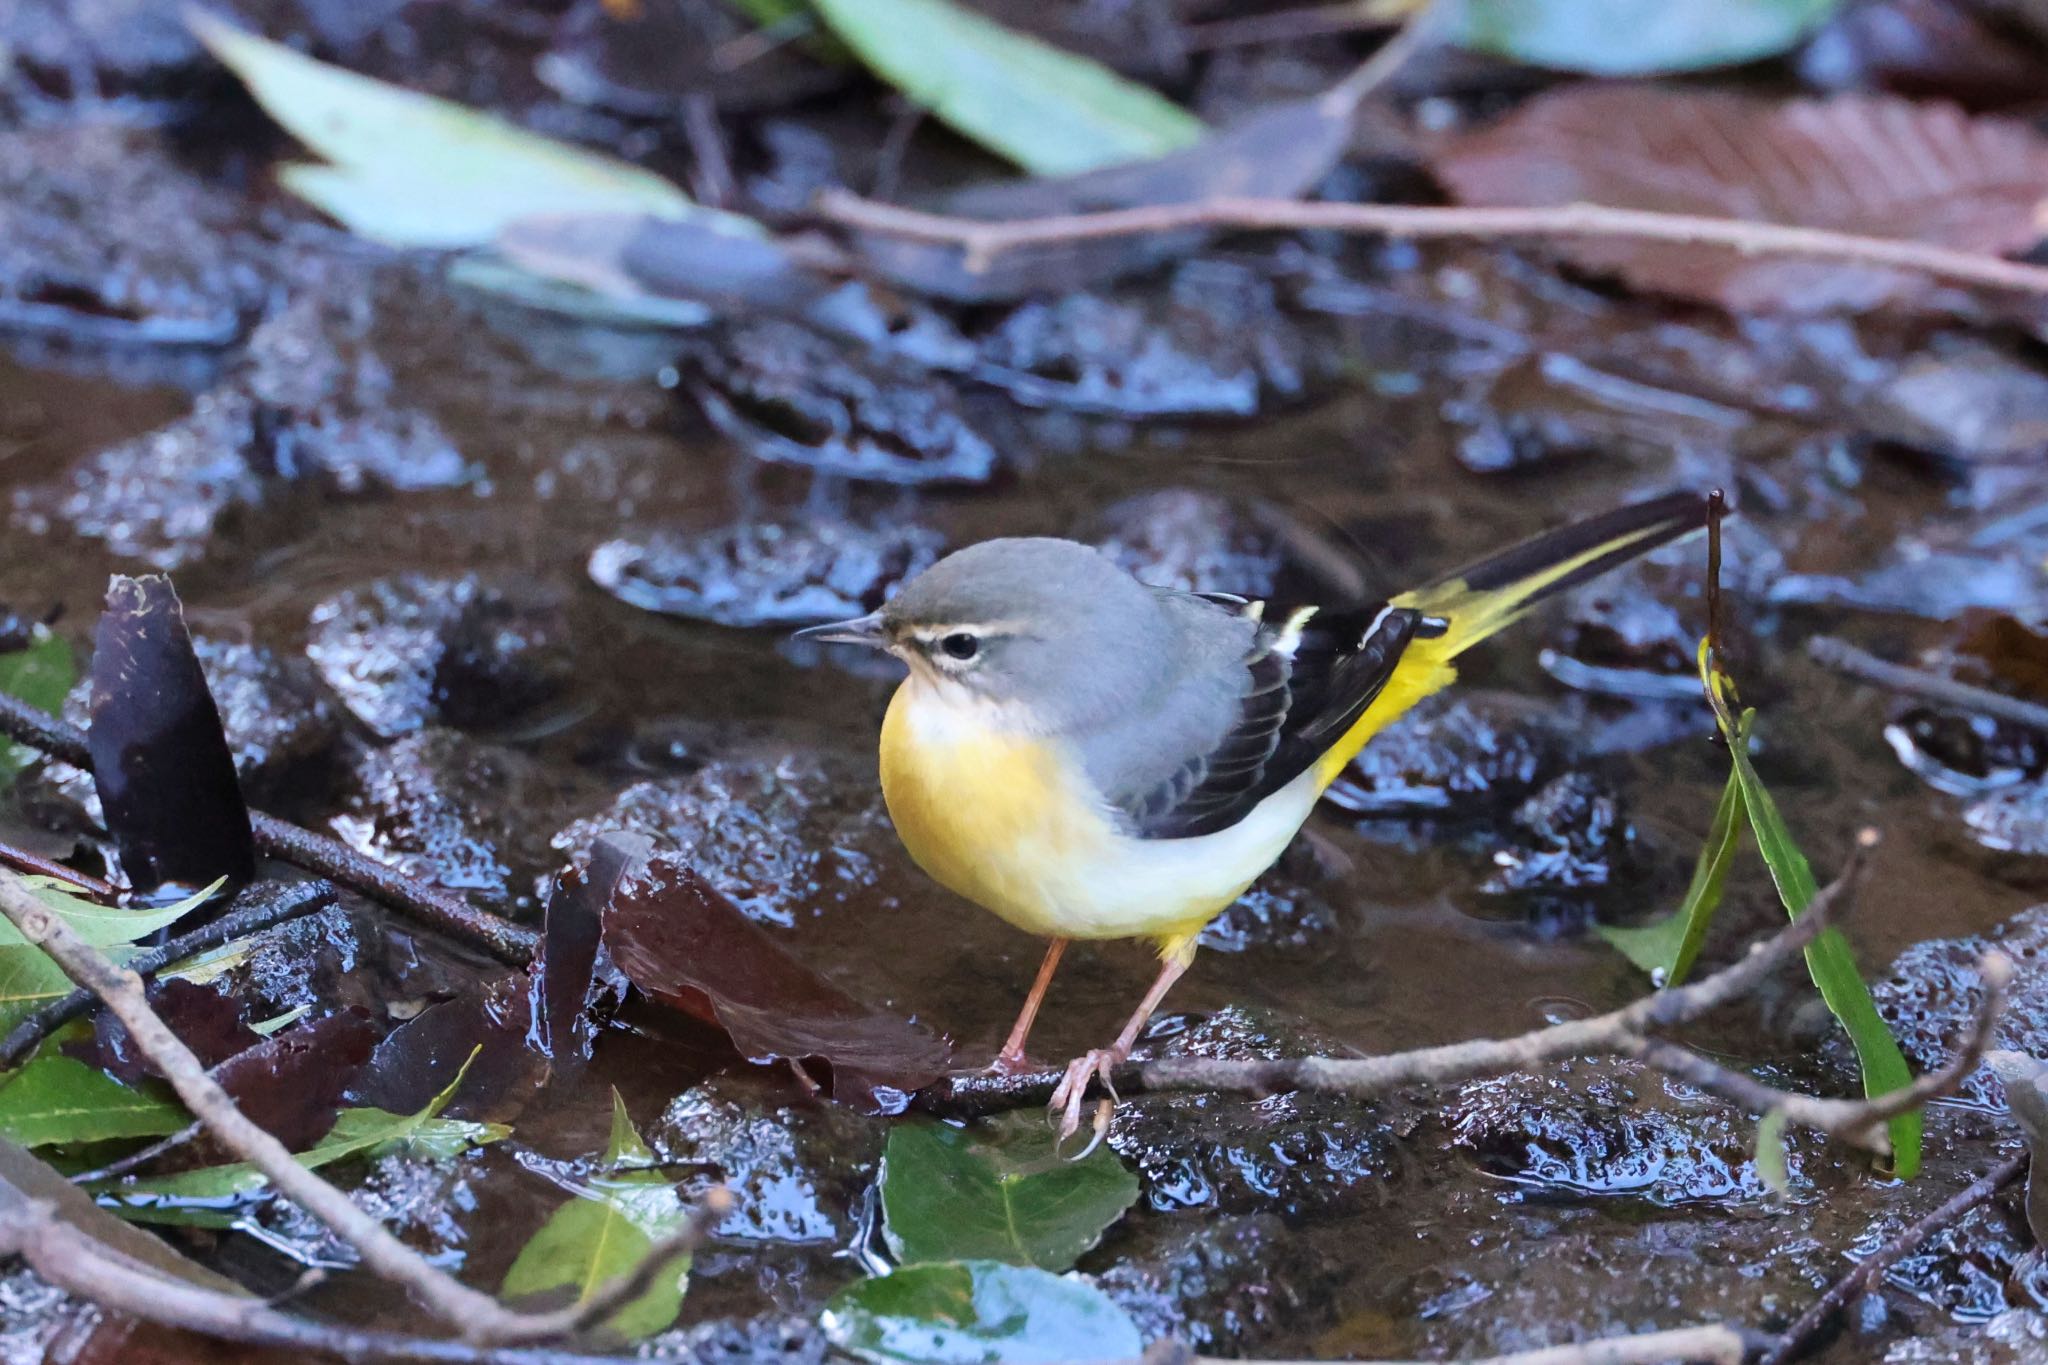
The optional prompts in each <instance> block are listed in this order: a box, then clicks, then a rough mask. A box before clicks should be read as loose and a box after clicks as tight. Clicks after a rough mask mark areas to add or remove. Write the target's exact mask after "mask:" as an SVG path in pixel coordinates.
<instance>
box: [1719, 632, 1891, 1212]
mask: <svg viewBox="0 0 2048 1365" xmlns="http://www.w3.org/2000/svg"><path fill="white" fill-rule="evenodd" d="M1699 663H1700V681H1701V682H1702V683H1703V684H1704V685H1705V686H1706V689H1707V701H1708V703H1709V704H1710V705H1712V706H1713V708H1714V719H1715V721H1716V722H1717V723H1718V724H1719V725H1720V727H1721V733H1722V734H1723V735H1724V736H1727V737H1729V743H1728V753H1729V757H1730V758H1731V759H1732V760H1733V762H1734V764H1735V776H1736V778H1737V779H1738V780H1739V781H1740V782H1741V783H1742V801H1743V804H1744V805H1745V806H1746V807H1747V808H1748V811H1749V827H1750V828H1751V829H1752V830H1754V831H1756V846H1757V851H1758V852H1759V853H1761V854H1763V859H1764V865H1765V866H1766V867H1768V868H1769V869H1770V870H1771V881H1772V883H1773V884H1775V885H1776V886H1777V888H1778V899H1779V900H1780V901H1781V902H1783V903H1784V906H1785V911H1786V913H1787V914H1789V915H1791V916H1792V918H1794V919H1797V918H1799V916H1800V915H1802V914H1804V913H1805V912H1806V907H1807V906H1809V905H1811V904H1812V903H1813V898H1814V896H1815V895H1816V894H1818V891H1819V888H1818V887H1817V885H1816V884H1815V882H1814V880H1813V867H1812V865H1811V864H1809V863H1808V862H1807V861H1806V855H1805V854H1804V853H1802V852H1800V851H1799V844H1798V841H1796V840H1795V839H1793V837H1792V831H1791V829H1790V828H1788V827H1787V826H1786V824H1785V817H1784V816H1783V815H1782V814H1780V813H1779V811H1778V803H1777V802H1776V801H1773V800H1772V799H1771V794H1770V792H1769V791H1768V790H1766V789H1765V787H1764V784H1763V779H1762V778H1760V777H1758V776H1757V774H1756V768H1755V767H1754V765H1752V764H1751V763H1750V761H1749V730H1750V726H1751V724H1752V723H1753V722H1754V720H1755V716H1756V712H1754V711H1744V712H1743V713H1742V715H1741V716H1740V717H1739V718H1738V717H1737V716H1736V715H1735V712H1734V704H1733V698H1734V696H1735V684H1734V682H1733V681H1732V680H1731V679H1730V678H1729V677H1728V675H1727V674H1726V673H1723V672H1722V671H1721V669H1720V667H1719V665H1718V664H1717V663H1716V662H1715V659H1714V656H1713V652H1712V650H1710V649H1709V648H1708V642H1707V641H1705V640H1702V641H1700V654H1699ZM1738 736H1739V739H1738V738H1737V737H1738ZM1806 971H1807V975H1809V976H1811V977H1812V978H1813V984H1814V985H1815V986H1817V987H1818V988H1819V989H1820V998H1821V999H1822V1000H1824V1001H1826V1002H1827V1007H1828V1010H1829V1011H1830V1012H1831V1013H1832V1014H1833V1015H1834V1016H1835V1018H1836V1019H1838V1020H1840V1021H1841V1024H1842V1027H1843V1029H1844V1030H1846V1031H1847V1032H1848V1034H1849V1041H1850V1043H1851V1044H1853V1045H1854V1046H1855V1048H1856V1060H1857V1061H1858V1062H1859V1063H1860V1064H1861V1066H1862V1070H1863V1093H1864V1094H1865V1095H1882V1094H1886V1093H1887V1092H1889V1091H1893V1090H1903V1089H1904V1088H1905V1087H1907V1086H1908V1085H1911V1084H1912V1083H1913V1072H1912V1068H1910V1067H1908V1066H1907V1065H1906V1057H1905V1054H1904V1053H1902V1052H1900V1051H1899V1045H1898V1042H1897V1040H1895V1039H1894V1038H1893V1037H1892V1031H1891V1027H1890V1026H1889V1025H1888V1024H1886V1023H1885V1021H1884V1016H1883V1015H1881V1014H1879V1013H1878V1012H1877V1002H1876V1001H1875V1000H1872V999H1871V998H1870V988H1869V987H1867V986H1865V985H1864V984H1863V974H1862V973H1861V972H1860V971H1858V970H1857V967H1856V955H1855V954H1854V953H1852V952H1851V951H1850V950H1849V940H1847V939H1846V938H1843V937H1842V935H1841V933H1840V932H1839V931H1838V930H1834V929H1829V930H1826V931H1825V932H1823V933H1822V934H1821V936H1820V937H1819V938H1817V939H1815V940H1814V941H1813V944H1812V946H1811V947H1809V948H1808V949H1807V950H1806ZM1891 1141H1892V1169H1893V1171H1894V1172H1895V1173H1896V1174H1897V1175H1898V1177H1899V1179H1901V1180H1911V1179H1912V1178H1913V1177H1914V1176H1915V1175H1916V1174H1918V1173H1919V1170H1920V1111H1919V1110H1917V1109H1916V1110H1914V1111H1913V1112H1912V1113H1910V1114H1901V1115H1899V1116H1898V1117H1897V1118H1895V1119H1893V1120H1892V1121H1891Z"/></svg>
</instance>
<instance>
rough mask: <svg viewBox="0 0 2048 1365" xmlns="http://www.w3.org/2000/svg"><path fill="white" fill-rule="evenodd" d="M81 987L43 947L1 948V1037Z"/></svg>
mask: <svg viewBox="0 0 2048 1365" xmlns="http://www.w3.org/2000/svg"><path fill="white" fill-rule="evenodd" d="M76 989H77V987H75V986H74V985H72V983H71V978H70V977H68V976H66V975H64V969H63V968H62V967H59V966H58V965H57V964H56V963H54V962H52V961H51V960H50V959H49V956H48V955H47V954H45V953H44V952H43V950H42V949H40V948H26V947H21V948H0V1035H4V1033H5V1032H7V1031H9V1030H12V1029H13V1027H14V1026H15V1025H16V1024H18V1023H20V1022H21V1021H22V1020H23V1019H26V1018H27V1017H28V1016H29V1015H31V1014H33V1013H35V1012H36V1011H37V1010H39V1009H41V1008H42V1007H43V1006H44V1005H47V1004H49V1003H50V1002H51V1001H52V1000H61V999H62V998H63V997H65V996H67V995H69V994H71V992H72V991H74V990H76Z"/></svg>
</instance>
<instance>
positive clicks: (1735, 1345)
mask: <svg viewBox="0 0 2048 1365" xmlns="http://www.w3.org/2000/svg"><path fill="white" fill-rule="evenodd" d="M1756 1340H1757V1337H1756V1334H1754V1333H1750V1332H1745V1331H1743V1330H1742V1329H1740V1328H1737V1327H1722V1326H1712V1327H1675V1328H1672V1329H1670V1330H1668V1331H1663V1332H1642V1333H1638V1334H1637V1335H1635V1336H1626V1337H1598V1338H1596V1339H1594V1340H1592V1341H1573V1342H1566V1343H1565V1344H1563V1345H1561V1346H1539V1347H1537V1348H1536V1349H1535V1350H1533V1351H1513V1352H1510V1353H1509V1354H1507V1355H1504V1356H1467V1357H1464V1358H1462V1359H1460V1360H1457V1361H1455V1362H1452V1365H1668V1362H1671V1361H1684V1362H1687V1365H1742V1362H1743V1361H1744V1360H1746V1359H1747V1358H1748V1357H1749V1355H1750V1354H1751V1353H1752V1352H1753V1351H1754V1350H1755V1349H1756ZM1141 1365H1323V1362H1311V1361H1288V1360H1261V1361H1256V1362H1250V1363H1248V1362H1244V1361H1226V1360H1224V1359H1222V1358H1221V1357H1217V1356H1198V1355H1190V1354H1188V1353H1187V1351H1186V1348H1185V1347H1181V1348H1180V1350H1179V1351H1178V1352H1175V1351H1173V1350H1171V1349H1170V1348H1168V1349H1160V1348H1155V1349H1153V1350H1150V1351H1147V1352H1146V1353H1145V1355H1144V1358H1143V1361H1142V1363H1141ZM1358 1365H1441V1362H1435V1361H1420V1360H1407V1361H1399V1360H1382V1361H1373V1362H1365V1361H1361V1362H1358Z"/></svg>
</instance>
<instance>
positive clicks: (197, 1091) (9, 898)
mask: <svg viewBox="0 0 2048 1365" xmlns="http://www.w3.org/2000/svg"><path fill="white" fill-rule="evenodd" d="M0 914H5V915H6V917H7V919H8V920H9V921H11V922H12V923H13V925H14V927H15V928H16V929H18V930H20V931H21V936H22V937H23V938H25V939H27V940H28V941H29V942H30V943H32V944H35V945H36V946H37V947H39V948H41V949H42V950H43V951H44V952H46V953H48V954H49V955H50V956H51V958H53V959H54V960H55V961H56V963H57V965H58V966H60V967H62V968H63V969H64V972H65V974H66V975H67V976H69V977H70V978H71V979H72V980H73V981H76V982H77V983H78V984H80V985H81V986H84V987H86V988H87V989H88V990H90V991H92V992H93V994H95V995H97V996H99V998H100V999H102V1000H104V1001H105V1002H106V1004H107V1009H108V1010H109V1011H110V1012H112V1014H113V1015H114V1017H115V1018H117V1019H119V1020H120V1021H121V1023H122V1024H123V1025H125V1026H126V1027H127V1029H128V1036H129V1037H130V1038H132V1039H134V1041H135V1046H136V1048H137V1050H139V1051H140V1052H141V1053H142V1055H143V1056H145V1057H147V1058H149V1060H150V1061H151V1062H153V1063H154V1064H155V1065H156V1068H157V1070H158V1071H160V1072H161V1073H162V1074H163V1077H164V1079H165V1080H167V1081H169V1082H170V1084H171V1088H172V1089H173V1090H175V1091H176V1092H177V1094H178V1098H179V1099H180V1100H182V1101H184V1103H185V1107H186V1108H187V1109H189V1110H191V1111H192V1114H193V1117H195V1118H197V1119H198V1120H199V1121H200V1122H202V1123H204V1124H205V1125H206V1126H207V1128H208V1130H209V1131H211V1132H212V1133H213V1135H214V1136H215V1137H217V1138H219V1139H220V1141H221V1143H222V1144H223V1145H224V1146H226V1147H227V1148H228V1149H229V1150H230V1151H232V1152H233V1153H234V1154H235V1155H236V1156H238V1157H240V1158H242V1159H243V1160H245V1161H248V1162H249V1163H250V1164H251V1165H253V1166H255V1167H256V1169H258V1170H260V1171H262V1172H263V1174H264V1176H265V1177H266V1178H268V1179H269V1181H270V1183H271V1184H272V1185H274V1186H276V1187H277V1189H278V1190H279V1191H280V1192H282V1193H283V1194H285V1195H286V1196H287V1197H289V1198H290V1199H292V1200H293V1201H294V1202H295V1203H297V1204H298V1205H300V1207H302V1208H304V1209H305V1210H306V1211H307V1212H308V1213H310V1214H312V1215H313V1216H314V1217H315V1218H318V1219H319V1220H320V1221H321V1222H322V1223H325V1224H326V1225H327V1226H328V1227H330V1228H332V1229H333V1230H334V1232H335V1234H336V1235H337V1236H339V1237H341V1238H342V1239H343V1240H344V1241H346V1242H347V1243H348V1244H349V1245H350V1246H352V1247H354V1248H355V1249H356V1251H357V1253H358V1254H359V1255H360V1256H361V1257H362V1259H363V1264H364V1265H365V1266H367V1267H368V1268H369V1269H371V1270H372V1271H374V1272H375V1273H377V1274H378V1275H380V1276H382V1277H383V1278H385V1279H387V1280H390V1281H391V1282H392V1283H394V1284H397V1285H401V1286H403V1287H404V1288H406V1289H407V1290H409V1291H411V1292H412V1293H413V1294H414V1295H415V1296H416V1297H418V1298H419V1300H420V1301H421V1302H422V1303H424V1304H426V1305H427V1307H429V1308H430V1309H431V1310H432V1311H433V1313H434V1314H435V1316H436V1317H438V1318H440V1319H441V1320H442V1321H443V1322H446V1323H448V1324H449V1325H450V1326H451V1327H454V1328H456V1329H457V1330H458V1331H460V1332H461V1333H462V1334H463V1335H464V1337H465V1338H466V1339H468V1340H470V1341H474V1342H492V1341H503V1340H510V1339H518V1338H516V1337H510V1338H508V1337H507V1336H505V1335H504V1333H506V1332H507V1331H508V1330H514V1329H516V1328H517V1327H519V1326H520V1325H521V1324H520V1322H519V1315H518V1314H515V1313H513V1312H511V1311H510V1310H508V1309H506V1308H505V1307H504V1306H503V1305H502V1304H500V1303H499V1302H498V1301H497V1300H496V1299H493V1298H492V1297H491V1296H490V1295H488V1294H483V1293H479V1292H478V1291H476V1290H474V1289H471V1288H469V1287H468V1286H467V1285H464V1284H462V1283H461V1282H459V1281H457V1280H456V1279H454V1278H453V1277H452V1276H450V1275H447V1274H445V1273H443V1272H442V1271H440V1270H437V1269H436V1268H435V1267H434V1266H432V1265H430V1264H429V1263H428V1262H427V1261H426V1259H425V1258H423V1257H422V1256H421V1255H420V1254H419V1253H418V1252H416V1251H414V1250H413V1249H412V1248H411V1247H408V1246H407V1245H405V1243H403V1242H401V1241H399V1240H398V1238H396V1237H394V1236H393V1235H392V1234H391V1233H390V1232H389V1231H387V1230H386V1229H385V1227H384V1225H383V1224H382V1223H380V1222H378V1221H377V1220H376V1219H375V1218H372V1217H371V1216H370V1215H369V1214H367V1213H365V1212H364V1211H363V1210H362V1209H360V1208H358V1207H357V1206H356V1204H355V1203H354V1201H352V1200H351V1199H350V1198H349V1197H348V1196H347V1195H346V1194H344V1193H342V1191H340V1190H339V1189H337V1188H335V1187H334V1186H333V1185H330V1184H328V1183H327V1182H326V1181H325V1180H323V1179H321V1178H320V1177H319V1176H318V1175H316V1174H314V1173H313V1172H312V1171H311V1170H308V1169H307V1168H306V1167H304V1166H302V1165H300V1164H299V1163H298V1162H297V1161H295V1160H293V1159H292V1154H291V1151H290V1150H289V1149H288V1148H287V1147H286V1146H285V1145H284V1144H283V1143H282V1142H279V1141H278V1140H277V1139H276V1138H275V1137H272V1136H271V1135H270V1134H269V1133H268V1132H266V1131H264V1130H263V1129H262V1128H260V1127H258V1126H257V1125H256V1124H255V1123H253V1122H251V1121H250V1119H249V1118H248V1117H247V1116H246V1115H244V1114H243V1113H242V1111H241V1110H240V1109H237V1108H236V1107H235V1102H234V1100H233V1099H231V1098H230V1097H229V1096H228V1093H227V1091H225V1090H223V1089H221V1087H220V1084H219V1083H218V1082H217V1081H215V1080H214V1079H213V1078H212V1077H211V1076H209V1075H207V1074H206V1067H205V1065H204V1064H203V1063H201V1062H200V1060H199V1059H198V1058H197V1057H195V1056H194V1055H193V1054H192V1050H191V1049H190V1048H188V1047H186V1046H185V1044H184V1043H182V1042H180V1041H179V1039H178V1036H177V1035H176V1034H174V1033H172V1032H171V1030H170V1028H169V1026H168V1025H166V1024H165V1023H164V1021H163V1019H162V1018H161V1017H159V1016H158V1014H157V1013H156V1011H155V1010H153V1009H151V1008H150V1005H149V1001H148V999H147V998H145V997H144V995H143V993H142V978H141V977H139V976H137V975H136V974H135V973H133V972H130V971H123V970H122V969H121V968H119V967H116V966H115V965H114V964H113V963H112V962H110V961H109V960H108V959H107V957H106V955H105V954H104V953H102V952H100V951H99V950H98V949H97V948H95V947H93V946H92V945H91V944H89V943H87V942H86V941H85V940H84V939H83V938H82V937H80V936H79V934H78V932H77V931H76V930H74V929H72V927H71V926H70V925H68V924H66V923H65V922H64V920H63V919H62V917H60V916H59V915H58V914H56V912H54V911H53V910H51V909H50V908H49V907H48V906H46V905H44V904H43V903H42V902H41V901H39V900H37V899H36V898H35V897H34V896H33V895H31V894H30V893H29V891H28V889H27V888H26V887H24V886H23V885H22V884H21V882H20V880H19V879H17V878H16V877H14V876H13V875H12V874H6V873H0Z"/></svg>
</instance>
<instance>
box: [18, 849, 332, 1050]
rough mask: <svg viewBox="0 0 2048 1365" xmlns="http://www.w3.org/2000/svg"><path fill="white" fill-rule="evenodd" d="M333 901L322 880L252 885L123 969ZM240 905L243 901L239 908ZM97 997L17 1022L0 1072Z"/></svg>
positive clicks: (195, 950) (162, 963)
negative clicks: (211, 916) (209, 918)
mask: <svg viewBox="0 0 2048 1365" xmlns="http://www.w3.org/2000/svg"><path fill="white" fill-rule="evenodd" d="M334 897H335V890H334V884H333V883H332V882H326V881H314V882H298V883H295V884H294V885H291V886H284V887H280V886H277V885H275V884H263V885H259V886H257V887H253V888H251V889H250V890H248V891H245V892H243V893H242V894H241V895H240V896H238V897H236V902H237V903H236V905H235V906H233V907H231V908H230V909H229V910H228V912H227V913H226V914H225V915H222V916H221V917H220V918H219V919H217V920H215V921H214V922H213V923H211V924H208V925H206V926H204V927H202V928H199V929H194V930H193V931H192V932H191V933H189V934H185V935H183V936H181V937H179V938H174V939H172V940H171V941H170V942H168V943H166V944H164V945H163V946H161V947H158V948H152V949H150V950H149V951H148V952H146V953H142V954H140V955H138V956H136V957H133V958H131V959H129V962H128V970H129V971H131V972H134V973H135V974H136V975H137V976H140V977H144V978H148V977H150V976H152V975H154V974H155V973H157V972H159V971H162V970H163V969H164V968H165V967H168V966H170V965H171V964H172V963H174V962H183V961H185V960H186V959H187V958H192V957H197V956H198V955H199V954H201V953H204V952H210V951H211V950H213V949H215V948H218V947H220V946H221V945H222V944H223V943H231V942H233V941H234V940H236V939H238V938H247V937H248V936H249V935H251V934H256V933H261V932H262V931H263V930H265V929H269V928H272V927H274V926H276V925H279V924H283V923H284V922H285V921H286V920H292V919H297V918H299V917H300V916H301V915H310V914H312V913H313V912H314V911H316V910H321V909H324V908H325V907H327V906H330V905H332V904H334ZM245 901H246V902H248V903H247V904H243V903H242V902H245ZM98 999H99V997H98V996H96V995H94V994H93V993H92V992H91V991H87V990H77V991H73V992H72V993H71V994H69V995H67V996H65V997H64V998H63V999H61V1000H53V1001H51V1002H50V1003H49V1004H47V1005H45V1006H43V1007H42V1008H41V1009H39V1010H37V1011H36V1012H35V1013H34V1014H31V1015H29V1016H28V1017H27V1018H26V1019H23V1020H22V1021H21V1022H20V1023H18V1024H16V1025H15V1026H14V1028H13V1030H12V1031H11V1032H9V1033H8V1035H7V1037H6V1038H5V1039H4V1040H0V1071H4V1070H6V1069H7V1068H8V1067H11V1066H13V1065H15V1064H16V1063H18V1062H20V1061H21V1060H22V1059H23V1058H24V1057H26V1056H28V1055H29V1053H31V1052H33V1051H35V1049H36V1046H37V1044H39V1043H41V1042H42V1041H43V1039H45V1038H47V1037H49V1036H50V1035H51V1034H52V1033H54V1032H56V1031H57V1030H58V1029H60V1028H62V1027H64V1025H66V1024H68V1023H70V1022H71V1021H72V1020H73V1019H76V1018H78V1016H80V1015H81V1014H84V1013H85V1012H86V1011H88V1010H90V1009H91V1008H92V1006H93V1004H94V1002H96V1001H97V1000H98Z"/></svg>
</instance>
